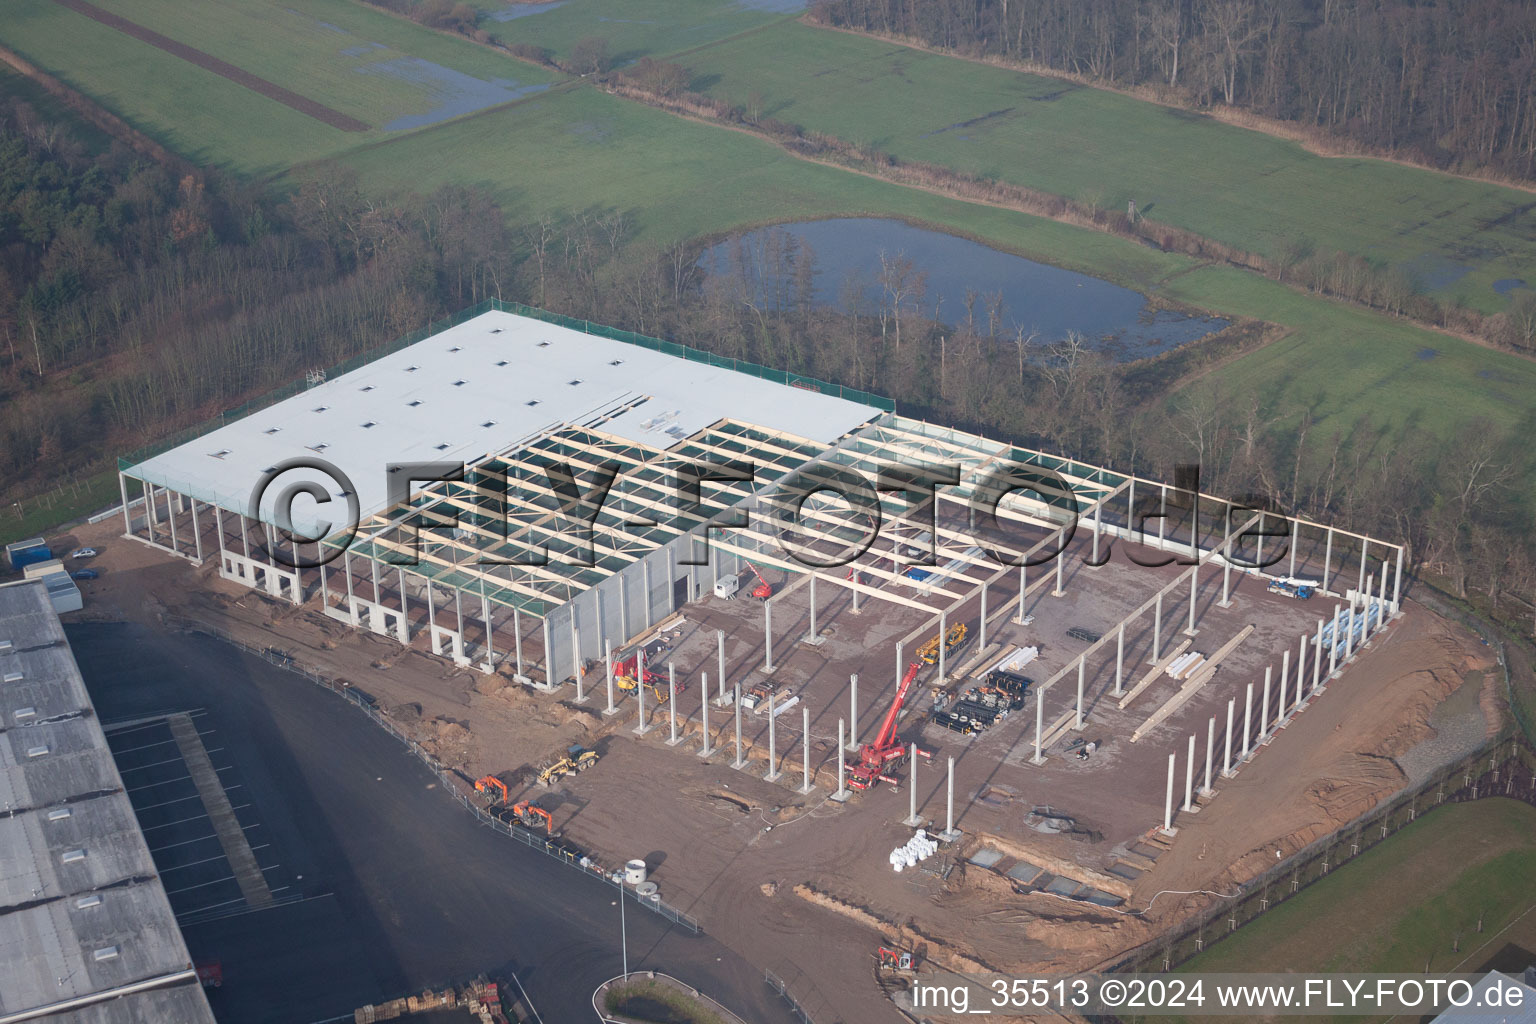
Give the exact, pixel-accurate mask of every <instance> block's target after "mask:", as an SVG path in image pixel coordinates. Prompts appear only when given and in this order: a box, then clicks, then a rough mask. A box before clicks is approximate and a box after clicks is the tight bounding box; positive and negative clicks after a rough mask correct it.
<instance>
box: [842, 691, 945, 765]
mask: <svg viewBox="0 0 1536 1024" xmlns="http://www.w3.org/2000/svg"><path fill="white" fill-rule="evenodd" d="M922 667H923V665H922V662H919V661H914V662H912V664H910V665H908V666H907V674H906V675H904V676H902V677H901V685H900V686H899V687H897V688H896V699H895V700H893V701H892V702H891V710H889V711H887V712H886V713H885V721H883V722H881V723H880V731H879V732H878V733H876V734H875V738H874V739H873V740H871V741H870V742H868V743H866V744H864V745H863V746H862V747H860V748H859V763H858V764H856V765H854V766H853V767H852V768H851V769H849V771H848V785H850V786H852V787H853V788H854V789H869V788H870V787H872V786H873V785H874V784H875V782H876V781H877V780H880V781H884V782H889V783H891V784H892V785H895V784H897V783H898V781H899V780H898V779H897V778H896V777H895V776H894V775H891V774H890V773H891V772H893V771H895V770H896V769H898V768H900V767H901V766H902V765H904V764H906V763H907V757H908V755H909V754H910V751H909V749H908V746H907V744H906V743H905V742H903V741H902V738H901V737H900V736H898V735H897V734H896V720H897V719H898V718H900V717H901V707H902V705H903V704H905V703H906V700H907V691H909V690H911V689H912V680H914V679H916V678H917V672H918V669H920V668H922ZM918 753H920V754H922V755H923V756H924V757H932V756H933V754H932V753H931V752H930V751H926V750H919V751H918Z"/></svg>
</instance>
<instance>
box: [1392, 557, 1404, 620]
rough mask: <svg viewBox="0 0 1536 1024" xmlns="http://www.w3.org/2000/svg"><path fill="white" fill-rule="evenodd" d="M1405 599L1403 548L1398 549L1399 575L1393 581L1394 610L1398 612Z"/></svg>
mask: <svg viewBox="0 0 1536 1024" xmlns="http://www.w3.org/2000/svg"><path fill="white" fill-rule="evenodd" d="M1402 601H1403V549H1402V548H1401V547H1399V548H1398V549H1397V576H1396V578H1395V579H1394V580H1393V581H1392V611H1393V612H1394V613H1396V612H1397V610H1398V609H1399V608H1401V607H1402Z"/></svg>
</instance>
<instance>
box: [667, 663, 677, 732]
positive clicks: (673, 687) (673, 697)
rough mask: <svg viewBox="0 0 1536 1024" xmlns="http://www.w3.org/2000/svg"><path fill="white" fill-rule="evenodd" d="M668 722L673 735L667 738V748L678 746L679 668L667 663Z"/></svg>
mask: <svg viewBox="0 0 1536 1024" xmlns="http://www.w3.org/2000/svg"><path fill="white" fill-rule="evenodd" d="M667 720H668V721H669V722H670V723H671V726H672V734H671V735H670V736H669V737H668V738H667V746H669V747H675V746H677V666H676V665H673V664H672V663H671V662H668V663H667Z"/></svg>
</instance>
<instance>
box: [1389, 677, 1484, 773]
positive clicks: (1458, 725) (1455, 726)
mask: <svg viewBox="0 0 1536 1024" xmlns="http://www.w3.org/2000/svg"><path fill="white" fill-rule="evenodd" d="M1482 688H1483V673H1481V672H1468V673H1467V681H1466V682H1464V683H1462V684H1461V685H1460V686H1459V687H1457V688H1456V692H1455V693H1453V694H1451V695H1450V696H1449V697H1447V698H1446V699H1445V700H1443V701H1441V702H1440V703H1439V704H1438V705H1437V706H1436V707H1435V710H1434V711H1433V712H1432V713H1431V714H1430V716H1429V724H1430V725H1431V726H1433V727H1434V730H1435V735H1434V736H1432V737H1430V738H1429V739H1427V740H1425V741H1423V742H1422V743H1418V744H1416V745H1415V746H1414V747H1413V748H1412V749H1410V750H1408V751H1407V752H1406V753H1404V754H1403V755H1402V756H1401V757H1399V758H1398V759H1397V763H1398V766H1399V767H1400V768H1402V770H1403V774H1404V775H1407V776H1408V784H1409V785H1410V786H1413V785H1417V784H1419V783H1420V782H1423V781H1424V780H1425V779H1427V778H1429V777H1430V776H1431V775H1433V774H1434V773H1435V772H1436V771H1437V770H1438V769H1439V768H1441V767H1442V766H1444V765H1447V764H1450V763H1451V762H1453V761H1456V760H1458V759H1460V758H1463V757H1465V756H1466V755H1468V754H1470V753H1472V751H1474V750H1476V749H1477V748H1478V747H1480V746H1482V745H1483V741H1484V740H1485V739H1486V738H1487V735H1488V722H1487V719H1486V718H1485V716H1484V715H1483V709H1482V707H1481V706H1480V705H1479V704H1478V699H1477V698H1478V693H1479V691H1481V690H1482Z"/></svg>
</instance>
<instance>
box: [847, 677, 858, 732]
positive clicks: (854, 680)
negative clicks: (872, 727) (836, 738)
mask: <svg viewBox="0 0 1536 1024" xmlns="http://www.w3.org/2000/svg"><path fill="white" fill-rule="evenodd" d="M848 721H849V723H850V725H849V727H848V728H849V735H848V749H849V750H857V749H859V674H858V673H857V672H855V673H854V674H853V675H851V676H849V677H848Z"/></svg>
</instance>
